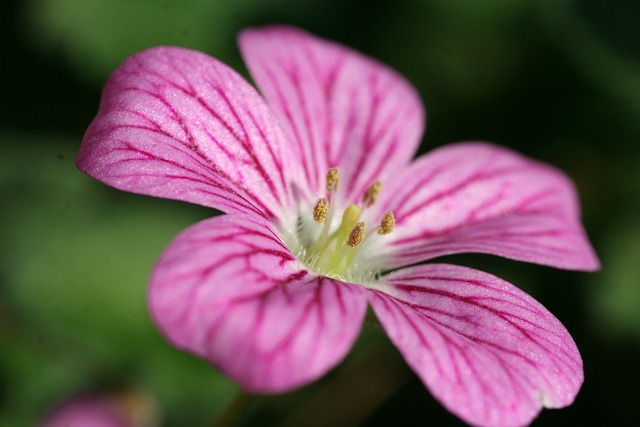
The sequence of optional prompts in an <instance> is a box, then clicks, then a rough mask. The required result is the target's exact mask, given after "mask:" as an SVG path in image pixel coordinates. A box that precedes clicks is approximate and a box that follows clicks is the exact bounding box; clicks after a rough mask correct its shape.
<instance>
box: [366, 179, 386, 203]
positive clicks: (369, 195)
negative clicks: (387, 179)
mask: <svg viewBox="0 0 640 427" xmlns="http://www.w3.org/2000/svg"><path fill="white" fill-rule="evenodd" d="M380 190H382V184H380V181H373V182H372V183H371V185H370V186H369V188H367V189H366V190H365V192H364V195H363V196H362V204H363V205H364V207H365V208H368V207H370V206H372V205H373V204H374V203H375V202H376V199H377V198H378V194H380Z"/></svg>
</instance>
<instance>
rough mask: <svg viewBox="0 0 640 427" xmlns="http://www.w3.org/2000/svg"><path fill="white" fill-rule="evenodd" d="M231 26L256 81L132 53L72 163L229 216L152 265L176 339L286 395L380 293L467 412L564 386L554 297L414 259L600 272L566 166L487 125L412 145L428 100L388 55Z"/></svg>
mask: <svg viewBox="0 0 640 427" xmlns="http://www.w3.org/2000/svg"><path fill="white" fill-rule="evenodd" d="M239 42H240V48H241V51H242V54H243V56H244V59H245V60H246V62H247V64H248V67H249V70H250V71H251V74H252V76H253V78H254V79H255V81H256V83H257V85H258V86H259V87H260V89H261V90H262V95H263V96H264V98H263V96H261V95H260V94H258V93H257V92H256V91H255V90H254V88H253V87H252V86H251V85H249V84H248V83H247V82H246V81H245V80H244V79H243V78H242V77H240V76H239V75H238V74H237V73H236V72H234V71H233V70H231V69H230V68H228V67H227V66H225V65H224V64H222V63H220V62H219V61H217V60H215V59H213V58H211V57H209V56H206V55H204V54H202V53H199V52H194V51H191V50H187V49H182V48H175V47H159V48H154V49H150V50H147V51H144V52H141V53H138V54H136V55H134V56H133V57H131V58H129V59H128V60H127V61H125V63H124V64H122V65H121V66H120V67H119V68H118V69H117V70H116V71H115V72H114V74H113V75H112V76H111V77H110V79H109V81H108V82H107V84H106V86H105V88H104V92H103V98H102V102H101V105H100V110H99V112H98V115H97V117H96V118H95V119H94V121H93V123H92V124H91V126H90V127H89V129H88V130H87V133H86V135H85V138H84V140H83V143H82V147H81V149H80V154H79V157H78V161H77V164H78V167H79V168H80V169H81V170H83V171H84V172H86V173H87V174H89V175H91V176H92V177H94V178H96V179H98V180H100V181H102V182H104V183H106V184H109V185H112V186H114V187H116V188H119V189H122V190H126V191H131V192H136V193H141V194H147V195H151V196H157V197H166V198H171V199H177V200H183V201H188V202H192V203H197V204H200V205H204V206H208V207H211V208H215V209H219V210H222V211H223V212H225V213H227V215H222V216H217V217H214V218H211V219H207V220H204V221H202V222H200V223H198V224H196V225H194V226H192V227H191V228H189V229H187V230H185V231H184V232H183V233H182V234H180V235H179V236H178V237H177V238H176V239H175V240H174V242H173V243H172V244H171V245H170V246H169V247H168V248H167V249H166V251H165V252H164V254H163V255H162V257H161V258H160V260H159V261H158V263H157V265H156V267H155V269H154V272H153V275H152V278H151V284H150V296H149V299H150V305H151V311H152V314H153V318H154V320H155V322H156V324H157V325H158V327H159V328H160V329H161V330H162V331H163V333H164V334H165V335H166V337H167V338H168V339H169V340H170V341H171V342H172V343H173V344H174V345H176V346H177V347H179V348H183V349H186V350H188V351H191V352H193V353H195V354H197V355H199V356H200V357H202V358H204V359H206V360H209V361H210V362H211V363H213V364H214V365H215V366H217V367H219V369H221V370H222V371H223V372H224V373H225V374H227V375H228V376H230V377H231V378H233V379H234V380H235V381H237V382H238V383H239V384H240V386H241V387H243V388H244V389H246V390H248V391H251V392H281V391H286V390H290V389H293V388H295V387H298V386H301V385H304V384H306V383H308V382H310V381H313V380H315V379H317V378H318V377H320V376H322V375H323V374H325V373H326V372H327V371H328V370H330V369H331V368H332V367H334V366H335V365H336V364H337V363H339V362H340V361H341V360H342V359H343V358H344V357H345V355H346V353H347V352H348V351H349V348H350V347H351V345H352V344H353V342H354V340H355V339H356V337H357V335H358V332H359V330H360V327H361V324H362V322H363V319H364V317H365V311H366V308H367V304H370V305H371V306H372V308H373V310H374V312H375V313H376V315H377V317H378V319H379V321H380V323H381V325H382V327H383V328H384V329H385V330H386V332H387V333H388V335H389V337H390V338H391V340H392V341H393V343H394V344H395V345H396V346H397V347H398V349H399V350H400V352H401V353H402V354H403V356H404V357H405V359H406V361H407V363H408V364H409V365H410V366H411V367H412V368H413V370H414V371H415V372H416V373H417V374H418V376H419V377H420V378H421V379H422V381H423V382H424V384H425V385H426V386H427V388H428V389H429V390H430V391H431V392H432V393H433V395H434V396H435V397H436V398H437V399H438V400H439V401H440V402H441V403H442V404H443V405H444V406H446V407H447V408H448V409H449V410H450V411H451V412H453V413H455V414H456V415H458V416H459V417H461V418H462V419H463V420H465V421H467V422H469V423H471V424H478V425H519V424H523V423H527V422H530V421H531V420H532V419H533V418H534V417H535V416H536V415H537V414H538V412H539V411H540V410H541V408H542V407H551V408H557V407H563V406H566V405H569V404H571V403H572V401H573V400H574V398H575V396H576V394H577V392H578V390H579V388H580V386H581V384H582V381H583V369H582V360H581V358H580V354H579V352H578V350H577V348H576V345H575V343H574V342H573V340H572V338H571V336H570V335H569V333H568V332H567V330H566V329H565V328H564V326H563V325H562V324H561V323H560V322H559V321H558V320H557V319H556V318H555V317H554V316H553V315H552V314H551V313H549V311H547V310H546V309H545V308H544V307H543V306H542V305H540V304H539V303H538V302H536V301H535V300H534V299H533V298H531V297H530V296H528V295H527V294H525V293H524V292H522V291H520V290H519V289H518V288H516V287H515V286H513V285H511V284H509V283H507V282H505V281H503V280H501V279H499V278H497V277H494V276H491V275H489V274H487V273H483V272H480V271H477V270H474V269H471V268H464V267H458V266H454V265H448V264H420V265H415V264H417V263H420V262H423V261H426V260H428V259H432V258H435V257H438V256H441V255H447V254H454V253H460V252H482V253H489V254H495V255H500V256H504V257H507V258H511V259H516V260H522V261H529V262H535V263H539V264H544V265H549V266H554V267H558V268H565V269H575V270H595V269H597V268H598V260H597V258H596V256H595V255H594V253H593V250H592V248H591V246H590V244H589V242H588V240H587V238H586V236H585V233H584V231H583V229H582V226H581V224H580V219H579V216H580V214H579V206H578V202H577V197H576V192H575V190H574V188H573V186H572V184H571V182H570V181H569V180H568V179H567V177H566V176H564V175H563V174H562V173H561V172H559V171H557V170H555V169H553V168H552V167H550V166H547V165H544V164H541V163H538V162H535V161H533V160H530V159H527V158H525V157H523V156H521V155H519V154H517V153H514V152H512V151H510V150H508V149H505V148H501V147H498V146H495V145H492V144H489V143H483V142H464V143H458V144H454V145H450V146H447V147H444V148H439V149H437V150H435V151H433V152H431V153H430V154H428V155H425V156H422V157H420V158H417V159H415V160H412V156H413V155H414V153H415V151H416V149H417V147H418V144H419V141H420V137H421V135H422V132H423V128H424V111H423V107H422V104H421V102H420V99H419V96H418V94H417V93H416V91H415V90H414V89H413V88H412V87H411V86H410V85H409V84H408V83H407V82H406V81H405V80H404V79H403V78H402V77H401V76H399V75H398V74H396V73H395V72H394V71H392V70H390V69H389V68H387V67H385V66H384V65H382V64H380V63H378V62H376V61H374V60H372V59H370V58H367V57H365V56H363V55H361V54H359V53H357V52H354V51H352V50H350V49H348V48H346V47H343V46H340V45H338V44H334V43H332V42H328V41H325V40H322V39H319V38H316V37H314V36H312V35H310V34H307V33H305V32H303V31H301V30H298V29H293V28H286V27H270V28H262V29H250V30H246V31H244V32H243V33H242V34H241V35H240V39H239ZM400 267H404V268H400Z"/></svg>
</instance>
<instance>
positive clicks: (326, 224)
mask: <svg viewBox="0 0 640 427" xmlns="http://www.w3.org/2000/svg"><path fill="white" fill-rule="evenodd" d="M339 181H340V172H339V170H338V168H331V169H329V172H327V178H326V197H322V198H320V199H319V200H318V201H317V202H316V204H315V206H314V208H313V220H314V221H315V222H316V223H318V224H322V226H321V229H320V232H319V233H314V234H315V237H314V238H311V239H308V240H307V239H303V242H302V248H301V250H300V251H298V253H299V255H298V256H299V258H300V259H301V260H302V262H303V263H304V264H305V265H306V266H307V267H308V268H309V269H311V270H312V271H314V272H316V273H318V274H322V275H324V276H328V277H331V278H335V279H339V280H346V279H349V280H351V281H353V280H354V279H355V277H358V276H362V277H360V279H364V276H369V277H368V278H369V279H371V278H373V277H372V276H375V274H376V273H377V272H373V271H371V272H369V271H364V270H363V268H362V267H363V266H361V265H360V266H358V265H355V264H354V258H355V257H356V255H357V253H358V251H359V249H360V248H362V247H363V246H364V245H365V244H366V243H367V241H368V239H369V238H370V236H372V235H375V234H377V235H384V234H389V233H391V232H392V231H393V229H394V227H395V224H396V219H395V217H394V215H393V212H390V211H389V212H386V213H385V214H384V215H383V216H382V219H381V221H380V224H379V225H378V226H377V227H375V228H374V229H372V230H371V231H370V232H368V233H367V224H366V222H365V221H362V220H361V217H362V214H363V211H364V210H365V209H367V208H369V207H371V206H373V204H374V203H375V202H376V199H377V198H378V195H379V194H380V190H381V189H382V185H381V184H380V182H379V181H373V182H372V183H371V185H370V186H369V187H368V188H367V189H366V190H365V192H364V194H363V196H362V203H361V205H362V207H360V206H359V205H356V204H351V205H349V206H348V207H347V208H346V209H345V210H344V212H343V213H342V219H341V220H340V221H339V222H338V221H337V220H334V217H335V215H336V212H335V211H336V204H337V203H335V201H334V200H335V198H336V197H335V195H336V192H337V190H338V183H339ZM303 234H306V233H303ZM304 240H307V241H304Z"/></svg>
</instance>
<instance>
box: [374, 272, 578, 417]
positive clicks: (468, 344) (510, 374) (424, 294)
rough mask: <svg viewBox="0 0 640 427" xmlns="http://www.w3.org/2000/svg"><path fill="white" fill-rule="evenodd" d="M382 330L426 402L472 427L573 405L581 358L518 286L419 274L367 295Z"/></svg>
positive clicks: (397, 277) (464, 275)
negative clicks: (429, 398) (428, 396)
mask: <svg viewBox="0 0 640 427" xmlns="http://www.w3.org/2000/svg"><path fill="white" fill-rule="evenodd" d="M370 302H371V304H372V306H373V309H374V311H375V313H376V314H377V316H378V319H379V320H380V322H381V324H382V326H383V327H384V329H385V330H386V331H387V333H388V334H389V337H390V338H391V340H392V341H393V343H394V344H395V345H396V346H397V347H398V349H399V350H400V352H401V353H402V354H403V356H404V358H405V360H406V361H407V363H408V364H409V365H410V366H411V367H412V369H413V370H414V371H415V372H416V373H417V374H418V376H419V377H420V378H421V379H422V381H423V382H424V383H425V385H426V386H427V388H428V389H429V390H430V391H431V393H432V394H433V395H434V396H435V397H436V398H437V399H438V400H439V401H440V402H441V403H442V404H443V405H444V406H445V407H447V408H448V409H449V410H450V411H451V412H453V413H455V414H456V415H458V416H459V417H461V418H462V419H463V420H465V421H466V422H468V423H470V424H472V425H485V426H517V425H523V424H526V423H528V422H530V421H531V420H532V419H533V418H535V416H536V415H537V414H538V412H539V411H540V410H541V409H542V407H547V408H559V407H563V406H567V405H569V404H571V403H572V402H573V400H574V398H575V396H576V394H577V393H578V390H579V389H580V386H581V385H582V381H583V369H582V359H581V358H580V354H579V352H578V349H577V348H576V345H575V343H574V341H573V339H572V338H571V336H570V335H569V333H568V332H567V330H566V329H565V327H564V326H563V325H562V324H561V323H560V321H559V320H558V319H556V318H555V317H554V316H553V315H552V314H551V313H549V311H548V310H546V309H545V308H544V307H543V306H542V305H541V304H540V303H538V302H537V301H535V300H534V299H533V298H532V297H530V296H529V295H527V294H525V293H524V292H522V291H521V290H519V289H518V288H516V287H515V286H513V285H511V284H509V283H507V282H505V281H503V280H501V279H498V278H497V277H494V276H491V275H489V274H487V273H483V272H480V271H477V270H473V269H470V268H464V267H458V266H453V265H446V264H433V265H423V266H419V267H413V268H407V269H404V270H400V271H398V272H396V273H392V274H391V275H390V276H388V277H387V278H386V280H385V281H384V282H382V283H380V284H379V285H378V286H376V288H375V289H374V291H373V292H372V293H371V296H370Z"/></svg>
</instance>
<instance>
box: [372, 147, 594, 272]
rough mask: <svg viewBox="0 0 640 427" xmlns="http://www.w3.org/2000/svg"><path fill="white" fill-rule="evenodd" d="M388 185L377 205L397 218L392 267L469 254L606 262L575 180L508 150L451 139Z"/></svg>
mask: <svg viewBox="0 0 640 427" xmlns="http://www.w3.org/2000/svg"><path fill="white" fill-rule="evenodd" d="M388 187H389V188H390V189H389V192H387V193H386V194H382V195H381V196H380V199H381V201H380V204H379V206H375V208H377V209H378V210H379V211H380V212H382V211H384V210H392V211H393V212H394V214H395V216H396V230H395V231H394V232H393V233H392V234H390V235H389V236H388V239H387V244H386V247H385V248H384V249H382V250H381V251H380V255H381V256H383V258H384V257H386V260H385V261H384V262H385V266H386V267H387V268H394V267H398V266H403V265H410V264H414V263H418V262H421V261H424V260H427V259H431V258H434V257H437V256H441V255H448V254H454V253H462V252H481V253H489V254H494V255H499V256H504V257H506V258H511V259H516V260H520V261H528V262H534V263H539V264H544V265H549V266H553V267H558V268H566V269H575V270H596V269H598V268H599V262H598V259H597V257H596V255H595V254H594V252H593V249H592V247H591V245H590V243H589V241H588V239H587V237H586V233H585V232H584V230H583V228H582V225H581V224H580V212H579V206H578V200H577V194H576V190H575V188H574V187H573V185H572V184H571V182H570V180H569V179H568V178H567V177H566V176H565V175H564V174H562V173H561V172H560V171H558V170H556V169H554V168H552V167H550V166H547V165H544V164H542V163H538V162H535V161H533V160H530V159H527V158H525V157H524V156H521V155H519V154H517V153H515V152H513V151H510V150H508V149H506V148H501V147H498V146H495V145H491V144H488V143H460V144H453V145H449V146H446V147H443V148H440V149H437V150H435V151H433V152H432V153H430V154H427V155H425V156H423V157H421V158H419V159H418V160H416V161H415V162H414V163H413V164H412V165H411V166H410V167H409V168H408V169H407V170H406V171H405V172H404V173H400V174H398V176H397V177H395V178H393V179H392V180H391V182H390V183H389V185H388Z"/></svg>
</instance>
